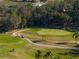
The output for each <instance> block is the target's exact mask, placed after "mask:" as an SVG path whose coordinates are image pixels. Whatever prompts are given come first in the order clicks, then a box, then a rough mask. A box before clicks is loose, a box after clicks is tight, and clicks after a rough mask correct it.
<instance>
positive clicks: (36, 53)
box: [35, 50, 41, 59]
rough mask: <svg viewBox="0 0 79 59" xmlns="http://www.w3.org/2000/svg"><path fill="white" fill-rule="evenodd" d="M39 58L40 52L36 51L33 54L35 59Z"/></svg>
mask: <svg viewBox="0 0 79 59" xmlns="http://www.w3.org/2000/svg"><path fill="white" fill-rule="evenodd" d="M40 57H41V51H40V50H37V51H36V52H35V59H40Z"/></svg>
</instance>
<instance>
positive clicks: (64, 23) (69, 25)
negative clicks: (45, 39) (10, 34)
mask: <svg viewBox="0 0 79 59" xmlns="http://www.w3.org/2000/svg"><path fill="white" fill-rule="evenodd" d="M26 27H41V28H58V29H66V30H70V31H74V30H79V1H78V0H63V1H61V0H60V1H57V0H55V1H52V2H50V1H49V2H48V3H46V4H45V5H43V6H40V7H39V6H36V7H35V6H33V4H31V3H26V4H24V5H21V6H20V5H9V6H0V32H5V31H8V30H13V29H18V28H26Z"/></svg>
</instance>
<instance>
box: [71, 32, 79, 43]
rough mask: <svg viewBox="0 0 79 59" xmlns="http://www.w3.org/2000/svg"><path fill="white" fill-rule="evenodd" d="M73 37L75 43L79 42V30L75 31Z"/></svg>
mask: <svg viewBox="0 0 79 59" xmlns="http://www.w3.org/2000/svg"><path fill="white" fill-rule="evenodd" d="M72 37H73V38H74V40H75V43H77V42H76V41H77V38H78V37H79V33H78V32H74V33H73V36H72Z"/></svg>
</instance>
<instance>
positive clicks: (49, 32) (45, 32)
mask: <svg viewBox="0 0 79 59" xmlns="http://www.w3.org/2000/svg"><path fill="white" fill-rule="evenodd" d="M37 33H38V34H39V35H52V36H66V35H71V34H72V32H68V31H65V30H60V29H41V30H39V31H37Z"/></svg>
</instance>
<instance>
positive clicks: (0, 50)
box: [0, 34, 79, 59]
mask: <svg viewBox="0 0 79 59" xmlns="http://www.w3.org/2000/svg"><path fill="white" fill-rule="evenodd" d="M18 42H19V43H18ZM13 48H14V49H15V50H14V51H13V52H10V51H11V50H12V49H13ZM36 50H40V51H41V52H42V53H41V56H42V57H41V59H44V58H43V55H44V54H45V53H46V51H49V50H51V52H52V57H53V58H54V57H57V56H59V57H60V59H69V58H72V59H79V56H76V55H68V54H66V53H68V52H69V51H71V50H65V49H55V48H47V47H39V46H34V45H32V44H30V43H28V42H27V41H24V40H21V39H19V38H16V37H11V36H8V35H5V34H0V59H35V57H34V56H35V52H36Z"/></svg>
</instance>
